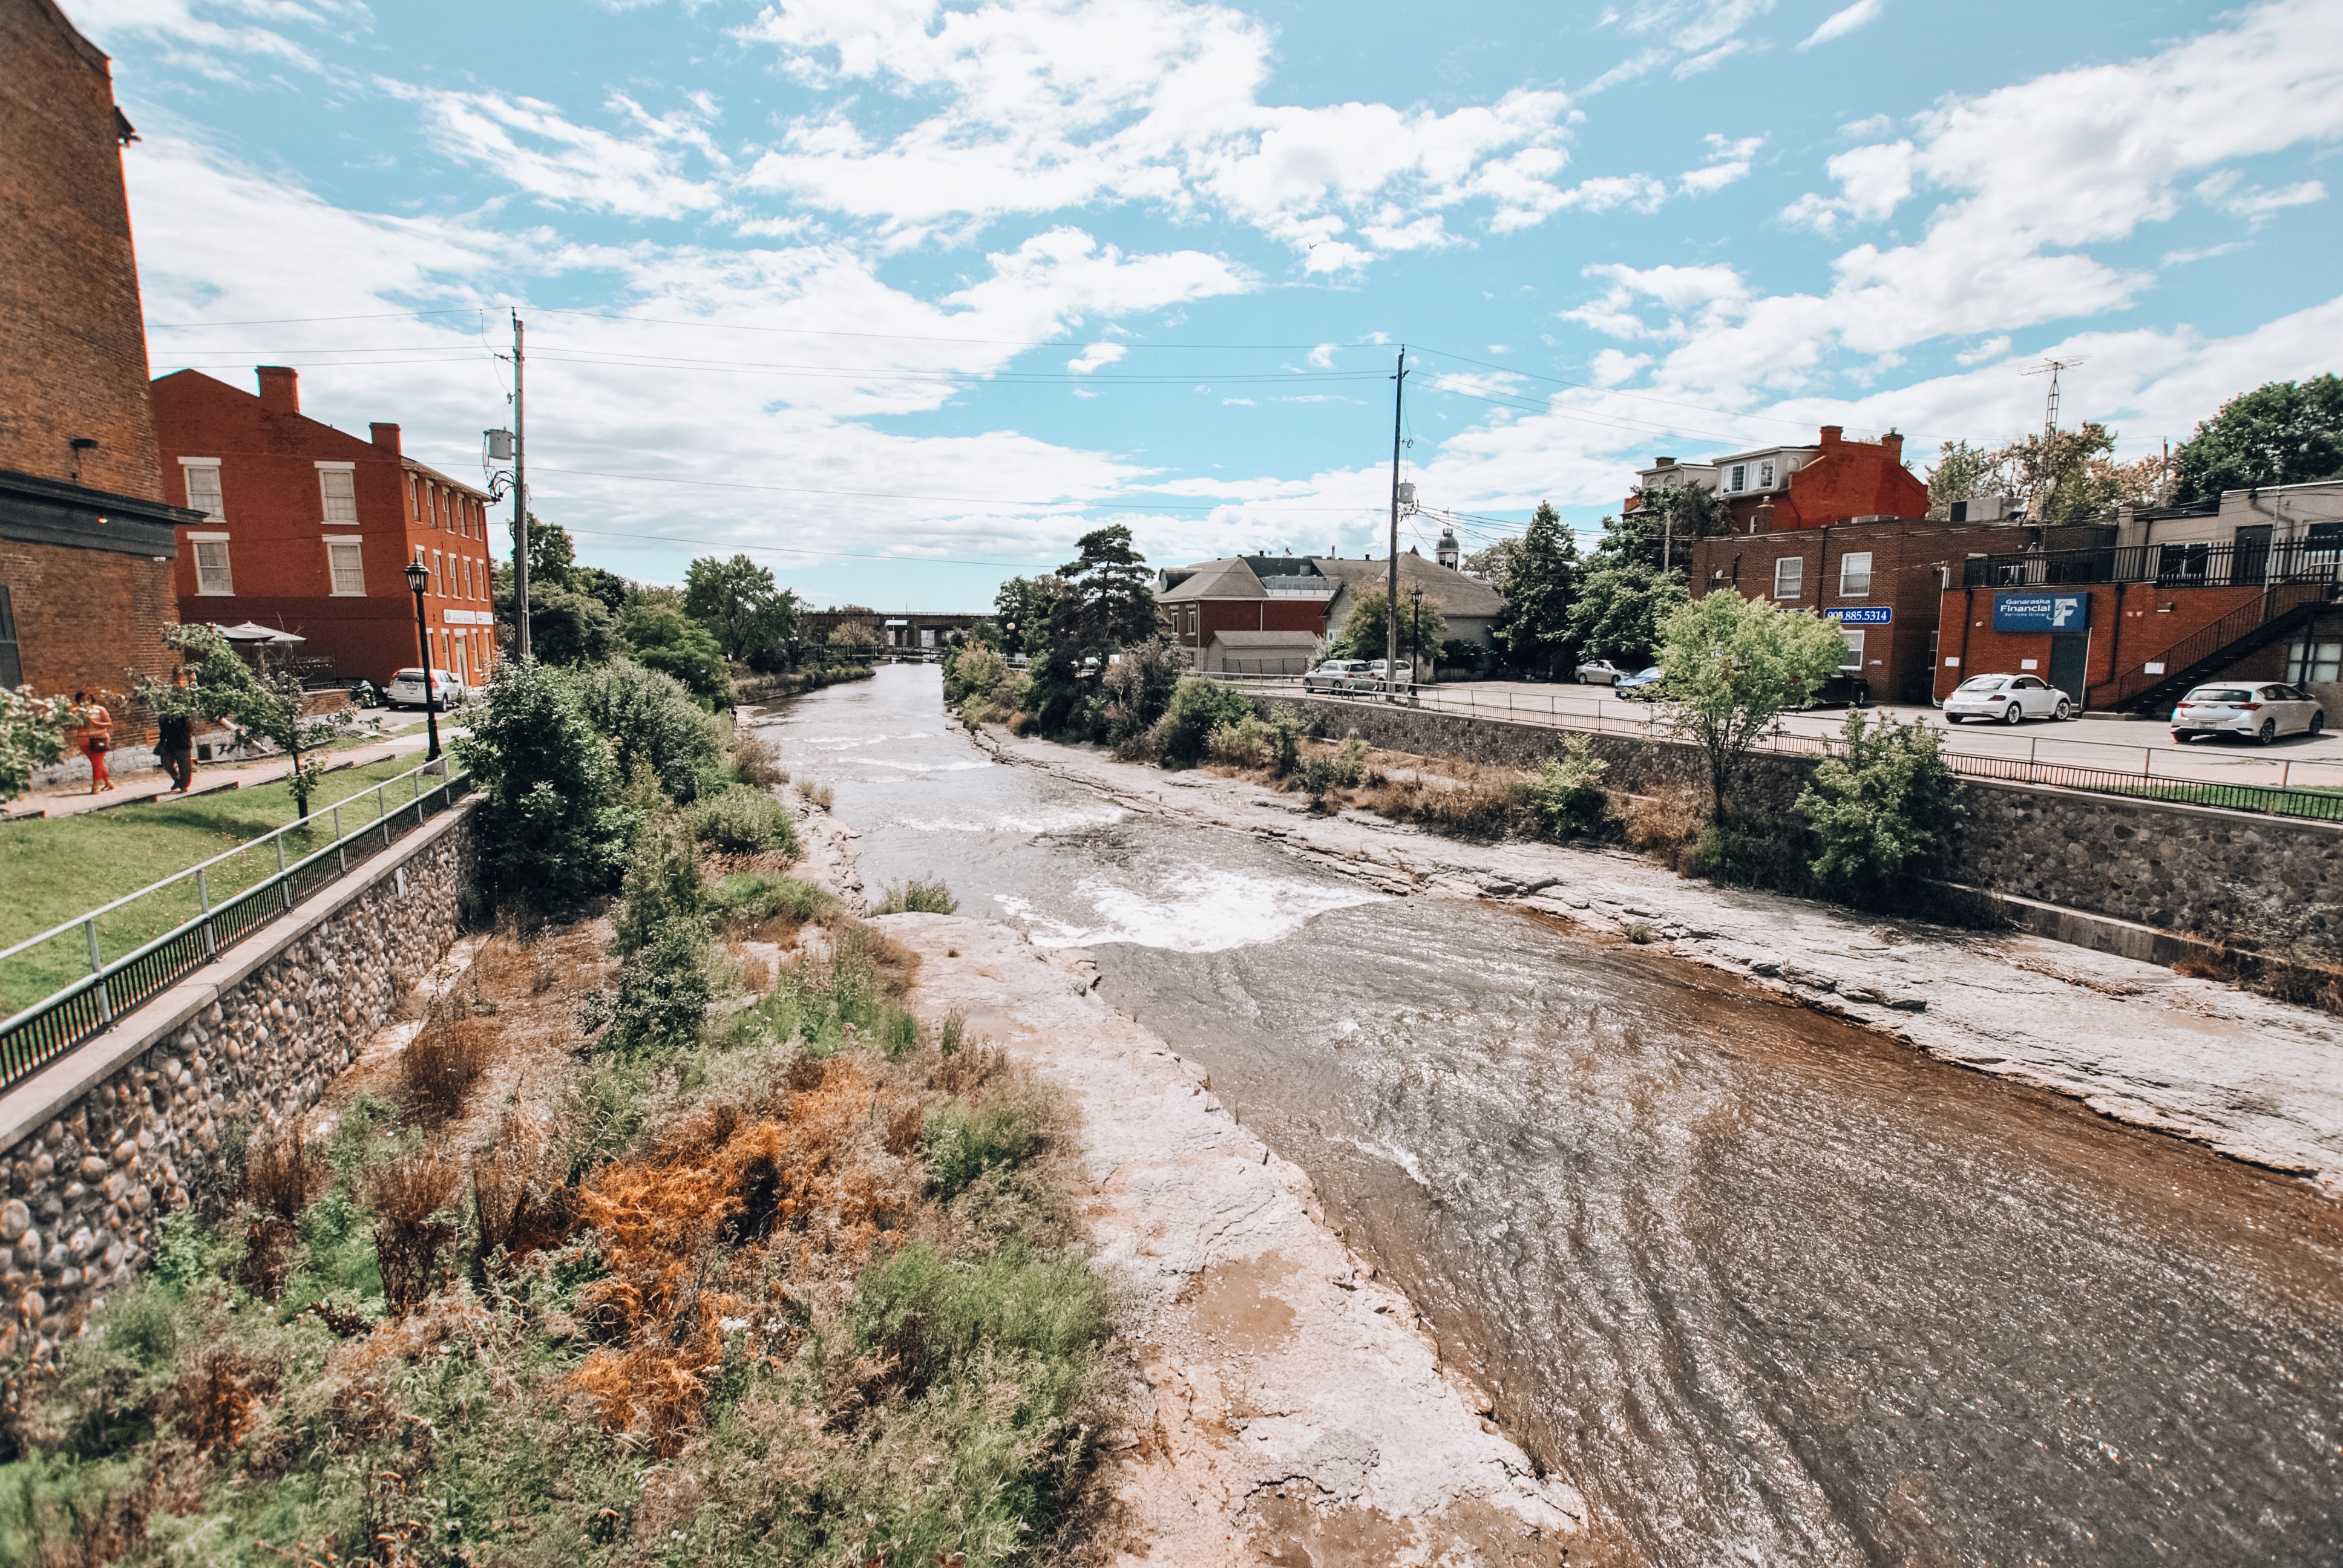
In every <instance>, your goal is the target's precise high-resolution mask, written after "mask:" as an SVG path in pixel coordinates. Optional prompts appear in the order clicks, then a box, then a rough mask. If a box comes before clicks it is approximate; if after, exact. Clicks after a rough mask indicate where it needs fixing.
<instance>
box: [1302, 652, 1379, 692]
mask: <svg viewBox="0 0 2343 1568" xmlns="http://www.w3.org/2000/svg"><path fill="white" fill-rule="evenodd" d="M1364 668H1367V661H1366V660H1365V659H1363V658H1330V659H1328V660H1327V661H1326V662H1325V663H1323V664H1322V665H1320V666H1319V667H1318V668H1315V669H1313V670H1312V671H1311V672H1310V673H1309V674H1307V675H1305V676H1303V677H1302V690H1304V691H1347V690H1349V689H1350V687H1351V677H1353V676H1354V675H1356V674H1358V673H1359V672H1360V671H1361V670H1363V669H1364Z"/></svg>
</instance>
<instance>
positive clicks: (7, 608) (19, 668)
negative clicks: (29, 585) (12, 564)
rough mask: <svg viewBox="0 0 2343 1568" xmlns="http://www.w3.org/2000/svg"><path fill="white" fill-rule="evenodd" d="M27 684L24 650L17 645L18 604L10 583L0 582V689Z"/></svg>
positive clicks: (11, 689) (11, 688)
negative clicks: (11, 593) (10, 588)
mask: <svg viewBox="0 0 2343 1568" xmlns="http://www.w3.org/2000/svg"><path fill="white" fill-rule="evenodd" d="M24 684H25V660H24V657H23V650H22V649H20V648H17V646H16V606H15V601H14V600H13V599H11V598H9V596H8V585H7V584H6V583H0V689H5V690H8V691H14V690H15V689H17V688H18V687H20V686H22V685H24Z"/></svg>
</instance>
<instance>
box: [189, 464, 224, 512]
mask: <svg viewBox="0 0 2343 1568" xmlns="http://www.w3.org/2000/svg"><path fill="white" fill-rule="evenodd" d="M180 471H181V472H182V473H184V474H186V476H187V505H188V507H189V508H191V509H193V510H195V511H198V512H201V513H203V515H204V516H205V517H206V518H211V519H212V520H213V521H215V522H225V521H226V518H227V503H226V501H224V500H222V499H221V498H220V477H219V465H218V464H216V463H190V464H188V465H187V466H186V467H185V468H183V469H181V470H180Z"/></svg>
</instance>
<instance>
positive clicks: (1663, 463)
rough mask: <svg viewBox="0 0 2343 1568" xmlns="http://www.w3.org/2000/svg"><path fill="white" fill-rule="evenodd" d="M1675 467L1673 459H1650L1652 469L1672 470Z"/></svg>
mask: <svg viewBox="0 0 2343 1568" xmlns="http://www.w3.org/2000/svg"><path fill="white" fill-rule="evenodd" d="M1675 466H1676V460H1675V459H1674V457H1654V458H1653V459H1652V467H1654V468H1673V467H1675Z"/></svg>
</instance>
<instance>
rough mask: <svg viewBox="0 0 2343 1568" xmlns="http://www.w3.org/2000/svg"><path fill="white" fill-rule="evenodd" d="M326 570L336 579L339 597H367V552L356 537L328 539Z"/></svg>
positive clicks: (335, 587) (336, 590) (335, 589)
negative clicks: (361, 547) (359, 544)
mask: <svg viewBox="0 0 2343 1568" xmlns="http://www.w3.org/2000/svg"><path fill="white" fill-rule="evenodd" d="M326 570H327V575H328V576H329V577H331V578H333V580H334V596H335V597H336V598H365V597H366V560H365V552H364V551H363V550H361V549H360V548H359V546H358V541H357V540H356V539H327V541H326Z"/></svg>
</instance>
